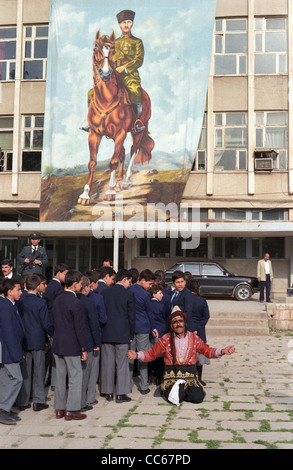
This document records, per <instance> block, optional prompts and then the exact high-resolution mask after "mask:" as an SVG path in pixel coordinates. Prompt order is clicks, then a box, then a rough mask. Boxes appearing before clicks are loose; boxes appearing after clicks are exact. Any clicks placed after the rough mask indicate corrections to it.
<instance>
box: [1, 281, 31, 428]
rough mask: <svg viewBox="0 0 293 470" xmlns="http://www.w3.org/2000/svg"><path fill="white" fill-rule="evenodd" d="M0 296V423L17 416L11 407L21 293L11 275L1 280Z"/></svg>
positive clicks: (19, 348) (20, 342) (20, 353)
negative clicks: (17, 302)
mask: <svg viewBox="0 0 293 470" xmlns="http://www.w3.org/2000/svg"><path fill="white" fill-rule="evenodd" d="M1 290H2V295H3V296H2V295H1V296H0V345H1V348H0V423H2V424H9V425H10V424H16V421H19V420H20V418H19V417H18V415H17V414H15V413H13V412H12V411H11V408H12V406H13V404H14V403H15V400H16V398H17V396H18V393H19V391H20V388H21V385H22V380H23V379H22V374H21V370H20V361H22V360H23V357H24V348H23V346H24V339H25V336H24V328H23V324H22V320H21V318H20V315H19V312H18V310H17V309H16V307H15V302H16V301H17V300H19V298H20V296H21V288H20V284H19V283H17V281H15V280H14V279H5V280H4V281H3V282H2V287H1Z"/></svg>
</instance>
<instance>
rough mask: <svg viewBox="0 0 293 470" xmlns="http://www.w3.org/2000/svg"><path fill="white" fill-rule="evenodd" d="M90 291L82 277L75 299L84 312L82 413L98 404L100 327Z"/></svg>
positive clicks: (85, 278) (86, 280)
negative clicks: (97, 367) (85, 353)
mask: <svg viewBox="0 0 293 470" xmlns="http://www.w3.org/2000/svg"><path fill="white" fill-rule="evenodd" d="M90 290H91V289H90V280H89V278H88V277H86V276H83V277H82V290H81V292H80V293H78V294H77V298H78V299H80V300H81V302H82V304H83V307H84V311H85V319H86V335H87V360H86V361H83V363H82V371H83V379H82V392H81V410H82V411H86V410H90V409H92V405H96V404H97V403H98V400H96V384H97V376H96V361H95V358H96V357H98V359H99V358H100V347H101V327H100V323H99V320H98V318H97V309H96V305H95V303H94V301H93V300H92V299H90V298H89V297H88V295H89V293H90ZM103 302H104V301H103Z"/></svg>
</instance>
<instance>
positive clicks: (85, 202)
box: [81, 199, 90, 206]
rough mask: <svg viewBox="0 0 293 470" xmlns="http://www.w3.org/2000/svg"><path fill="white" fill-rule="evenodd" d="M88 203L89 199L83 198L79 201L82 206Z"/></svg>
mask: <svg viewBox="0 0 293 470" xmlns="http://www.w3.org/2000/svg"><path fill="white" fill-rule="evenodd" d="M89 203H90V201H89V199H83V200H82V202H81V204H82V205H83V206H88V205H89Z"/></svg>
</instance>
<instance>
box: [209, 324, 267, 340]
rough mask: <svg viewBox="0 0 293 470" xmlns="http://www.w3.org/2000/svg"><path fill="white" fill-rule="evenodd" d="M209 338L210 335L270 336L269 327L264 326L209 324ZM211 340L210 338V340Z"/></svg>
mask: <svg viewBox="0 0 293 470" xmlns="http://www.w3.org/2000/svg"><path fill="white" fill-rule="evenodd" d="M206 334H207V338H209V336H268V335H269V327H268V324H267V325H263V326H254V325H252V326H222V325H221V324H219V325H217V326H212V325H208V324H207V326H206ZM208 342H209V340H208Z"/></svg>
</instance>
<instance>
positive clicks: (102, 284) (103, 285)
mask: <svg viewBox="0 0 293 470" xmlns="http://www.w3.org/2000/svg"><path fill="white" fill-rule="evenodd" d="M109 288H110V286H107V284H106V283H105V282H104V281H99V283H98V287H97V288H96V290H95V293H96V294H101V293H102V292H103V290H105V289H109Z"/></svg>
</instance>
